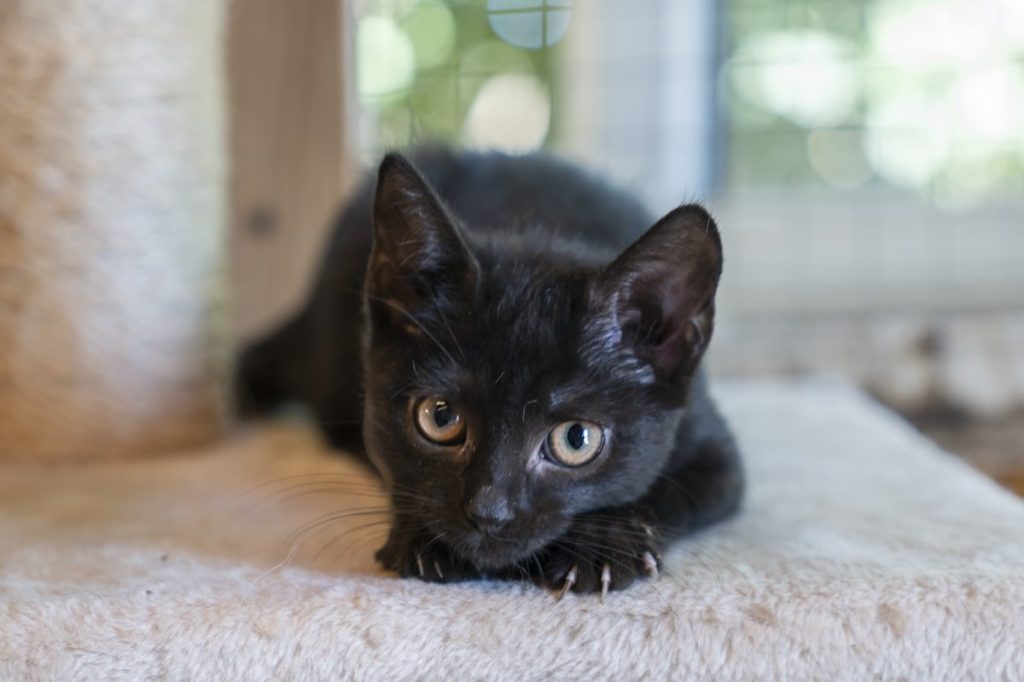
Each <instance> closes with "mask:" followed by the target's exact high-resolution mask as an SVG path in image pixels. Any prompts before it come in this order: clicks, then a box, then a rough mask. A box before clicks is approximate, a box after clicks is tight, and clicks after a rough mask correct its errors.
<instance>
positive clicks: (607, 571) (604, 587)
mask: <svg viewBox="0 0 1024 682" xmlns="http://www.w3.org/2000/svg"><path fill="white" fill-rule="evenodd" d="M611 584H612V569H611V568H610V567H609V566H608V564H605V565H604V567H603V568H602V569H601V601H604V598H605V597H607V596H608V588H609V587H610V586H611Z"/></svg>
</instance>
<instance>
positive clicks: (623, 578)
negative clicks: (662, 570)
mask: <svg viewBox="0 0 1024 682" xmlns="http://www.w3.org/2000/svg"><path fill="white" fill-rule="evenodd" d="M661 547H662V541H661V538H660V537H659V536H658V533H657V531H656V530H655V529H654V527H653V526H651V525H650V524H647V523H645V522H644V521H643V520H642V519H640V518H639V517H635V516H632V515H629V514H624V515H623V516H621V517H619V516H609V515H604V514H601V515H592V516H587V515H584V516H581V517H579V518H577V519H576V521H575V522H574V523H573V525H572V526H571V527H570V529H569V531H568V532H567V533H566V534H565V535H563V536H562V537H561V538H559V539H558V540H555V541H554V542H553V543H551V544H550V545H549V546H548V547H547V548H545V549H544V551H543V552H542V553H541V554H539V555H538V557H537V558H538V559H539V562H540V568H541V575H540V576H539V578H540V581H541V582H542V583H543V584H544V585H545V586H546V587H549V588H551V589H553V590H555V592H556V597H557V598H558V599H561V598H562V597H563V596H565V593H566V592H569V591H570V590H572V591H573V592H579V593H583V592H587V593H594V592H599V593H600V594H601V597H602V598H603V597H604V596H605V595H606V594H607V593H608V591H609V590H622V589H625V588H627V587H629V586H630V585H632V584H633V583H634V582H636V580H637V579H638V578H644V577H650V578H656V577H657V576H658V566H659V560H660V556H661V554H660V552H661Z"/></svg>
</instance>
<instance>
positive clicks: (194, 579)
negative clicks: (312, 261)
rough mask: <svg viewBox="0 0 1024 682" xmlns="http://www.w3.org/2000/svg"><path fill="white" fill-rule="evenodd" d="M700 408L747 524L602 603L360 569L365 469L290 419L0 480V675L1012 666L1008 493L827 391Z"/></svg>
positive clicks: (899, 670)
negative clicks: (735, 466) (730, 454)
mask: <svg viewBox="0 0 1024 682" xmlns="http://www.w3.org/2000/svg"><path fill="white" fill-rule="evenodd" d="M718 394H719V396H720V398H721V402H722V405H723V408H724V409H725V411H726V412H727V414H728V415H729V416H730V417H731V418H732V419H733V420H734V423H735V425H736V427H737V429H738V430H739V433H740V439H741V441H742V443H743V446H744V449H745V451H746V454H747V459H748V464H749V472H750V496H749V500H748V503H747V506H746V509H745V511H744V512H743V513H742V515H741V516H740V517H739V518H737V519H736V520H735V521H733V522H730V523H729V524H727V525H724V526H721V527H719V528H716V529H714V530H712V531H711V532H708V533H706V534H704V535H702V536H700V537H698V538H696V539H694V540H692V541H690V542H688V543H686V544H685V545H682V546H679V547H676V548H675V549H674V550H673V551H671V552H670V553H669V554H668V556H667V557H666V559H667V568H668V570H667V571H666V572H665V573H666V575H663V576H662V578H661V579H660V580H658V581H657V582H654V583H646V584H641V585H639V586H637V587H635V588H633V589H631V590H628V591H626V592H623V593H614V594H612V595H609V598H608V599H607V600H606V601H605V603H603V604H602V603H600V602H599V601H598V600H597V599H596V598H589V597H575V596H569V597H567V598H566V599H565V600H564V601H562V602H561V603H555V602H554V600H553V599H552V598H551V596H550V595H549V594H548V593H546V592H543V591H541V590H539V589H537V588H535V587H533V586H530V585H513V584H503V583H468V584H460V585H450V586H437V585H427V584H423V583H419V582H415V581H403V580H398V579H395V578H393V577H391V576H390V575H386V574H383V573H381V572H380V571H378V570H377V569H376V567H375V566H374V564H373V561H372V552H373V549H374V547H376V545H377V544H379V543H380V541H381V539H382V538H383V533H384V530H385V526H384V524H383V518H384V517H382V516H378V515H374V514H372V513H370V511H372V510H371V508H372V507H375V506H376V505H379V503H380V498H379V497H378V496H377V495H376V494H372V493H363V492H362V491H363V490H364V488H365V490H370V489H371V488H372V487H373V486H374V479H373V478H372V477H370V476H368V475H367V474H365V473H364V472H362V471H361V470H360V469H359V468H358V466H356V465H354V464H352V463H351V462H349V461H347V460H345V459H343V458H339V457H336V456H331V455H328V454H325V453H324V452H323V451H322V450H321V449H320V448H319V447H318V445H317V441H316V439H315V437H314V436H312V435H311V433H310V432H309V431H308V430H307V429H305V428H303V427H302V426H301V425H294V424H293V425H287V424H284V425H276V426H263V427H258V428H252V429H250V430H248V431H247V432H245V433H242V434H240V435H239V436H238V437H236V438H235V439H234V440H232V441H231V442H230V443H227V444H225V445H224V446H222V447H220V448H217V449H214V450H212V451H210V452H203V453H194V454H189V455H182V456H180V457H174V458H167V459H163V460H158V461H149V462H137V463H125V464H119V465H111V464H104V465H100V466H96V467H93V468H80V469H65V470H60V471H57V472H53V471H48V472H44V471H40V470H31V469H24V468H20V469H13V468H10V467H8V468H5V469H0V679H3V680H37V679H38V680H120V679H170V680H222V679H224V680H295V679H309V680H321V679H322V680H328V679H329V680H334V679H366V680H389V679H394V680H409V679H413V680H414V679H424V680H428V679H429V680H433V679H452V680H464V679H527V680H557V679H566V680H570V679H588V680H593V679H616V680H625V679H637V678H642V679H699V678H705V679H716V680H730V679H743V680H748V679H773V678H774V679H786V680H791V679H844V678H848V679H875V678H878V679H912V680H939V679H951V680H966V679H987V680H991V679H1006V680H1011V679H1021V678H1024V504H1022V503H1021V502H1020V501H1019V500H1017V499H1016V498H1014V497H1012V496H1011V495H1009V494H1008V493H1006V492H1004V491H1002V490H1000V489H999V488H998V487H997V486H996V485H995V484H993V483H991V482H990V481H988V480H987V479H985V478H983V477H982V476H980V475H978V474H976V473H974V472H973V471H971V470H970V469H968V468H967V467H966V466H965V465H964V464H962V463H961V462H960V461H958V460H957V459H955V458H953V457H951V456H949V455H946V454H944V453H942V452H941V451H938V450H937V449H936V448H934V447H933V446H932V445H930V444H929V443H928V442H926V441H925V440H924V439H922V438H921V437H919V436H918V435H916V434H915V433H914V432H912V431H911V430H910V429H909V428H907V427H905V426H904V425H903V424H902V423H901V422H899V421H898V420H897V419H896V418H895V417H893V416H892V415H890V414H889V413H887V412H885V411H883V410H881V409H879V408H878V407H876V406H875V405H874V404H872V403H871V402H870V401H868V400H867V399H866V398H864V397H862V396H861V395H860V394H859V393H856V392H855V391H853V390H851V389H847V388H844V387H843V386H841V385H838V384H830V383H807V384H770V383H765V384H729V385H725V386H722V387H720V389H719V390H718ZM307 473H316V474H340V475H337V476H335V475H329V476H316V477H308V478H302V477H299V476H300V475H302V474H307ZM339 481H347V483H344V484H341V483H338V482H339ZM353 481H355V483H353ZM359 482H362V483H359ZM261 484H268V485H265V486H263V487H257V486H260V485H261ZM357 486H358V487H357ZM341 487H344V488H345V489H346V490H347V492H345V493H342V492H341V491H340V488H341ZM307 493H308V494H307ZM356 508H361V509H365V510H367V514H365V515H359V516H355V517H351V518H349V519H346V520H341V521H339V522H338V523H336V524H334V525H332V526H330V527H325V528H321V529H319V530H318V529H313V530H311V531H310V532H307V533H305V534H303V535H302V536H301V537H300V538H299V540H300V542H299V544H298V549H297V550H295V551H291V547H293V546H294V545H295V543H294V542H293V541H292V539H291V538H290V536H291V535H292V534H293V532H294V531H296V530H298V529H300V527H301V526H302V525H303V523H305V522H308V521H311V520H315V519H317V518H318V517H321V516H323V515H324V514H327V513H330V512H336V511H343V510H346V509H350V510H351V509H356ZM374 523H376V525H369V524H374ZM346 530H347V534H346ZM339 534H340V535H339Z"/></svg>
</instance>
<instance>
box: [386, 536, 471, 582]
mask: <svg viewBox="0 0 1024 682" xmlns="http://www.w3.org/2000/svg"><path fill="white" fill-rule="evenodd" d="M374 558H375V559H376V560H377V562H378V563H379V564H381V565H382V566H383V567H384V568H386V569H389V570H392V571H395V572H396V573H398V575H400V576H401V577H403V578H419V579H421V580H426V581H427V582H435V583H447V582H458V581H460V580H470V579H472V578H477V577H479V572H478V571H477V570H476V568H474V567H473V566H472V565H471V564H469V563H468V562H466V561H464V560H462V559H461V558H459V557H458V556H456V555H455V554H454V553H453V552H452V551H451V550H450V549H449V548H448V547H447V546H445V545H443V544H441V542H440V541H438V540H437V539H436V538H430V537H426V536H413V537H395V536H394V535H392V537H389V538H388V541H387V544H385V545H384V546H383V547H381V548H380V549H379V550H377V553H376V554H375V555H374Z"/></svg>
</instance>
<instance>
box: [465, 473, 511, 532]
mask: <svg viewBox="0 0 1024 682" xmlns="http://www.w3.org/2000/svg"><path fill="white" fill-rule="evenodd" d="M465 512H466V520H468V521H469V525H470V526H472V527H473V529H474V530H476V531H477V532H479V533H480V534H482V535H497V534H498V533H499V532H501V530H502V529H503V528H505V527H506V526H507V525H508V524H509V523H511V522H512V521H513V520H514V519H515V511H514V510H513V509H512V505H511V504H509V501H508V498H507V497H506V496H505V495H503V494H501V493H500V492H499V491H498V490H496V489H495V488H494V487H493V486H489V485H485V486H482V487H481V488H480V489H479V490H477V491H476V493H475V494H474V495H473V496H472V497H471V498H470V499H469V501H468V502H466V507H465Z"/></svg>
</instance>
